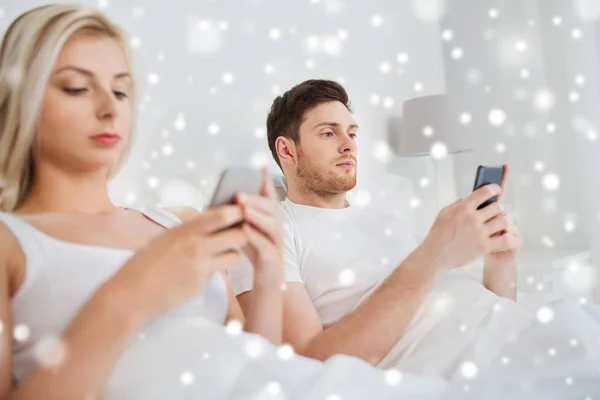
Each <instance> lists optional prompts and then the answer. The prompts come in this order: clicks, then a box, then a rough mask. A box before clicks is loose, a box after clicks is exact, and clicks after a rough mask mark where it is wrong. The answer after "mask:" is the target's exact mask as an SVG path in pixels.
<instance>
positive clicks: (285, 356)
mask: <svg viewBox="0 0 600 400" xmlns="http://www.w3.org/2000/svg"><path fill="white" fill-rule="evenodd" d="M294 354H295V353H294V348H293V347H292V346H290V345H289V344H284V345H282V346H279V347H278V348H277V355H278V356H279V358H280V359H281V360H284V361H286V360H291V359H292V357H294Z"/></svg>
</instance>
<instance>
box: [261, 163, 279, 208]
mask: <svg viewBox="0 0 600 400" xmlns="http://www.w3.org/2000/svg"><path fill="white" fill-rule="evenodd" d="M262 173H263V185H262V188H261V190H260V194H261V195H263V196H265V197H267V198H269V199H271V200H272V201H275V202H276V201H277V191H276V190H275V186H273V179H271V173H270V172H269V168H268V167H263V168H262Z"/></svg>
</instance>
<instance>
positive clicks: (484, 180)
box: [473, 165, 504, 210]
mask: <svg viewBox="0 0 600 400" xmlns="http://www.w3.org/2000/svg"><path fill="white" fill-rule="evenodd" d="M502 178H504V168H503V167H502V166H501V165H500V166H490V167H486V166H483V165H480V166H479V167H477V175H475V185H474V186H473V191H475V190H477V189H479V188H480V187H482V186H485V185H490V184H493V183H495V184H497V185H498V186H500V184H502ZM496 201H498V196H497V195H496V196H494V197H492V198H490V199H488V200H486V201H485V202H484V203H483V204H481V205H480V206H479V207H477V209H478V210H481V209H482V208H484V207H487V206H489V205H490V204H492V203H494V202H496Z"/></svg>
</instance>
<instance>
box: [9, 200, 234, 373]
mask: <svg viewBox="0 0 600 400" xmlns="http://www.w3.org/2000/svg"><path fill="white" fill-rule="evenodd" d="M144 215H146V217H148V218H149V219H151V220H153V221H154V222H156V223H157V224H159V225H162V226H163V227H165V228H167V229H170V228H172V227H174V226H176V225H178V224H180V223H181V220H180V219H179V218H178V217H177V216H175V215H174V214H172V213H170V212H168V211H165V210H158V209H157V210H150V211H147V212H144ZM0 223H4V224H5V225H6V226H7V227H8V228H9V229H10V230H11V232H12V233H13V234H14V236H15V237H16V238H17V241H18V242H19V244H20V246H21V248H22V250H23V253H24V255H25V264H26V265H25V279H24V281H23V283H22V285H21V287H20V288H19V290H18V291H17V293H16V294H15V296H14V297H13V299H12V302H11V303H12V304H11V306H12V318H13V329H14V335H13V340H12V363H13V375H14V378H15V379H16V380H17V381H21V380H22V379H23V378H25V376H26V375H27V374H28V373H29V372H30V371H31V370H32V369H33V368H34V367H35V365H36V360H37V359H38V357H39V355H40V354H41V352H43V351H44V350H45V349H44V347H46V346H47V344H48V343H49V341H52V340H53V339H55V338H57V337H58V336H59V335H60V334H61V332H63V331H64V330H65V329H66V328H67V327H68V325H69V324H70V322H71V321H72V320H73V318H74V317H75V316H76V315H77V313H78V312H79V310H80V309H81V308H82V307H83V305H84V304H85V303H86V302H87V300H88V299H89V298H90V297H91V296H92V294H93V293H94V292H95V291H96V290H97V289H98V288H99V287H100V286H101V285H102V284H103V283H104V282H105V281H106V280H108V279H109V278H110V277H111V276H112V275H113V274H114V273H115V272H116V271H117V270H118V269H119V268H120V267H121V266H122V265H123V264H124V263H125V262H126V261H127V260H128V259H129V258H130V257H131V256H132V255H133V254H134V252H133V251H131V250H124V249H116V248H109V247H100V246H93V245H85V244H75V243H71V242H66V241H63V240H59V239H56V238H54V237H52V236H50V235H47V234H45V233H43V232H42V231H40V230H38V229H36V228H34V227H33V226H32V225H30V224H28V223H27V222H25V221H24V220H22V219H21V218H19V217H18V216H16V215H14V214H8V213H0ZM227 307H228V304H227V286H226V284H225V281H224V279H223V276H222V275H221V274H220V273H215V274H214V275H213V276H212V277H211V279H210V280H209V282H208V283H207V285H206V287H205V288H204V290H203V291H202V292H201V293H199V294H198V295H197V296H196V297H194V298H192V299H191V300H190V301H188V302H186V303H185V304H183V305H181V306H179V307H178V308H176V309H174V310H171V311H170V312H168V313H166V314H163V315H161V316H159V317H157V318H155V319H154V320H153V321H151V322H150V323H149V324H148V325H147V326H145V327H144V328H143V329H142V331H150V330H151V329H152V327H153V326H154V325H156V324H163V323H169V320H170V319H171V318H178V319H179V318H186V319H200V320H202V321H209V322H213V323H217V324H220V325H223V324H224V323H225V318H226V316H227Z"/></svg>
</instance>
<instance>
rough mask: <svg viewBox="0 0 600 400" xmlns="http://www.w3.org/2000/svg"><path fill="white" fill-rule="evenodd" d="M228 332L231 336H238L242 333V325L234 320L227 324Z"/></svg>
mask: <svg viewBox="0 0 600 400" xmlns="http://www.w3.org/2000/svg"><path fill="white" fill-rule="evenodd" d="M226 331H227V334H228V335H229V336H238V335H239V334H240V333H241V332H242V323H241V322H240V321H238V320H235V319H232V320H231V321H229V322H228V323H227V327H226Z"/></svg>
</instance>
